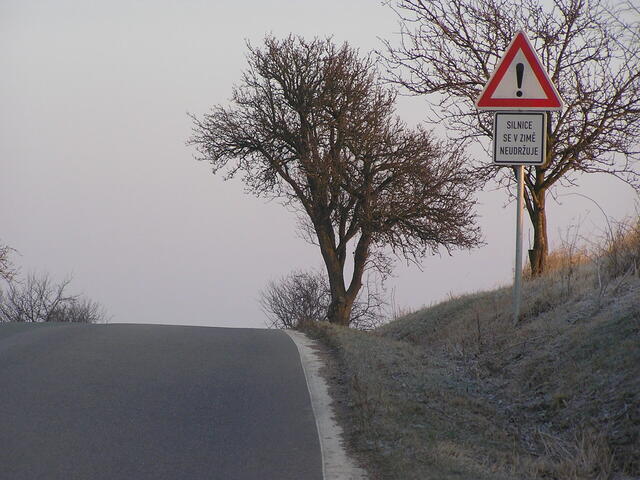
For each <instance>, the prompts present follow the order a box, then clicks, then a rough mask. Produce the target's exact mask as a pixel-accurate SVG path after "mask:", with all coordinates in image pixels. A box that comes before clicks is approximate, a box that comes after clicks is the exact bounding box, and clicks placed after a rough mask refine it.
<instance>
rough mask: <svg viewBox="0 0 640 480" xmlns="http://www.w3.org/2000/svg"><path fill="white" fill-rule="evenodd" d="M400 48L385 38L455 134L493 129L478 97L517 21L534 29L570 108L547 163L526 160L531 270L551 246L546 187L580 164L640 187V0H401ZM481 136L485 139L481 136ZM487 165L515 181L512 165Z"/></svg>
mask: <svg viewBox="0 0 640 480" xmlns="http://www.w3.org/2000/svg"><path fill="white" fill-rule="evenodd" d="M394 4H395V5H396V8H395V10H396V12H397V14H398V15H399V18H400V21H401V25H402V30H401V33H400V40H401V43H400V45H399V46H398V47H394V46H392V45H391V44H390V43H388V42H387V44H386V46H387V49H386V52H385V53H384V54H383V55H384V57H386V60H387V64H388V66H389V74H390V75H391V77H392V80H393V81H394V82H396V83H398V84H400V85H402V86H404V87H405V88H406V89H407V90H408V91H409V92H412V93H414V94H425V95H428V96H429V97H428V98H430V99H431V100H432V105H433V107H434V108H433V112H434V113H433V117H432V118H431V120H432V121H436V122H439V123H442V124H444V125H446V126H447V127H448V129H449V130H450V131H453V132H455V133H454V135H455V136H456V137H457V140H458V141H460V142H462V143H466V142H468V141H469V140H481V143H482V144H483V145H484V146H485V148H487V146H488V143H487V142H486V141H484V140H486V139H488V138H491V136H492V134H493V132H492V124H491V114H487V113H480V112H478V111H476V108H475V106H474V101H475V99H476V98H477V96H478V95H479V93H480V92H481V90H482V87H483V86H484V84H485V83H486V82H487V80H488V78H489V76H490V74H491V73H492V71H493V70H494V68H495V66H496V63H497V61H498V60H499V58H500V57H501V55H502V53H503V52H504V51H505V50H506V48H507V46H508V44H509V42H510V40H511V39H512V38H513V36H514V35H515V33H516V32H517V30H519V29H523V30H525V31H526V32H527V34H528V36H529V37H530V38H531V40H532V42H533V43H534V46H535V48H536V50H537V52H538V53H539V55H540V57H541V60H542V62H543V64H544V66H545V67H546V69H547V71H548V72H549V73H550V76H551V78H552V80H553V81H554V83H555V85H556V86H557V88H558V90H559V92H560V94H561V96H562V97H563V99H564V101H565V104H566V108H565V109H564V110H563V111H562V112H560V113H554V114H553V120H554V123H553V125H552V123H551V122H549V128H548V143H547V155H546V162H545V164H544V165H542V166H535V167H533V166H532V167H527V168H526V174H525V202H526V208H527V211H528V213H529V217H530V219H531V222H532V224H533V230H534V243H533V248H532V250H530V251H529V259H530V263H531V268H532V272H533V274H534V275H537V274H540V273H542V272H543V271H544V268H545V262H546V258H547V254H548V239H547V214H546V196H547V193H549V192H551V193H553V189H554V188H556V187H557V186H558V185H565V186H566V185H575V184H576V181H577V179H578V177H579V175H580V174H582V173H602V172H604V173H608V174H611V175H615V176H616V177H618V178H620V179H622V180H624V181H625V182H628V183H629V184H630V185H632V186H633V187H634V188H636V189H638V187H639V185H640V175H639V173H638V170H637V167H636V165H637V161H638V141H637V139H638V136H639V135H640V36H639V33H640V29H639V25H640V23H639V21H638V18H639V17H638V13H639V12H638V7H637V5H636V6H634V5H633V4H632V3H631V2H628V3H627V4H623V5H619V6H618V8H614V7H612V6H610V5H609V4H607V3H606V0H551V1H549V2H540V1H538V0H483V1H478V0H430V1H423V0H397V2H394ZM483 139H484V140H483ZM484 173H485V174H488V175H489V176H492V177H495V178H496V179H497V181H498V182H499V184H500V185H502V186H506V187H511V186H512V185H513V184H514V183H515V175H514V172H512V170H511V169H509V168H505V167H503V168H497V167H493V166H490V167H485V168H484Z"/></svg>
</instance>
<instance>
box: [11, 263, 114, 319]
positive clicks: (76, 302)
mask: <svg viewBox="0 0 640 480" xmlns="http://www.w3.org/2000/svg"><path fill="white" fill-rule="evenodd" d="M70 283H71V279H70V278H67V279H66V280H64V281H62V282H61V283H59V284H55V283H54V282H53V281H52V280H51V277H50V276H49V275H47V274H43V275H40V276H37V275H35V274H33V273H32V274H29V275H28V276H27V278H26V279H25V280H24V281H21V282H20V281H13V282H10V283H9V285H8V288H7V290H6V292H5V291H2V290H0V322H33V323H40V322H77V323H99V322H102V321H104V311H103V309H102V307H101V306H100V305H99V304H98V303H96V302H93V301H91V300H87V299H83V298H82V297H80V296H79V295H69V294H68V293H67V287H68V286H69V284H70Z"/></svg>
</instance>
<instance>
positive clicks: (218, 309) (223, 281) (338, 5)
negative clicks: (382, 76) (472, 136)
mask: <svg viewBox="0 0 640 480" xmlns="http://www.w3.org/2000/svg"><path fill="white" fill-rule="evenodd" d="M398 30H399V27H398V25H397V21H396V18H395V14H394V13H393V11H392V10H391V9H390V8H389V7H386V6H384V5H381V4H380V3H379V2H371V1H364V0H358V1H350V2H343V1H337V0H326V1H323V2H297V1H293V0H291V1H284V0H282V1H275V0H266V1H247V2H221V1H218V2H216V1H213V2H212V1H208V2H206V1H195V0H194V1H184V2H177V1H176V2H170V1H151V0H147V1H137V2H132V1H110V2H86V1H80V0H77V1H65V0H60V1H56V2H50V1H7V0H2V1H0V65H1V68H2V75H1V76H0V241H1V242H2V243H5V244H8V245H10V246H11V247H13V248H15V249H16V250H17V251H18V252H19V254H18V255H15V256H14V263H15V264H16V265H17V266H19V267H20V268H21V270H22V272H23V273H26V272H29V271H47V272H49V273H50V274H51V275H52V276H54V277H56V278H59V279H62V278H64V277H65V276H66V275H69V274H70V275H73V283H72V289H73V291H74V292H76V293H84V294H86V295H87V296H88V297H90V298H92V299H94V300H96V301H99V302H100V303H102V304H103V305H104V306H105V308H106V310H107V311H108V314H109V316H110V318H111V321H112V322H133V323H167V324H184V325H209V326H234V327H264V315H263V313H262V312H261V311H260V307H259V305H258V302H257V299H258V297H259V291H260V289H261V288H263V287H264V286H265V284H266V283H267V282H268V281H269V280H270V279H275V278H278V277H281V276H282V275H284V274H286V273H288V272H290V271H292V270H295V269H308V268H320V267H321V266H322V261H321V257H320V253H319V250H317V247H314V246H313V245H310V244H308V243H306V242H305V241H304V240H302V239H301V238H300V237H299V236H298V234H297V232H296V218H295V216H294V215H293V214H292V213H291V212H289V211H287V209H286V208H284V207H283V206H282V205H280V204H279V203H278V202H277V201H272V202H266V201H265V200H263V199H257V198H254V197H252V196H250V195H247V194H245V193H244V191H243V185H242V182H241V181H240V180H238V179H235V180H232V181H229V182H224V181H223V179H222V177H220V176H214V175H212V174H211V171H210V167H209V166H208V165H207V164H204V163H200V162H197V161H196V160H194V153H195V152H194V151H193V149H192V148H190V147H187V146H186V141H187V139H188V138H189V136H190V134H191V120H190V119H189V117H188V116H187V112H191V113H193V114H196V115H202V114H203V113H205V112H206V111H207V110H208V109H209V108H210V107H211V106H213V105H215V104H218V103H223V104H224V103H226V102H227V101H228V99H229V97H230V96H231V89H232V86H233V85H234V83H237V82H238V81H239V80H240V76H241V72H242V70H243V68H244V65H245V53H246V43H245V42H246V41H250V42H251V43H253V44H254V45H257V44H259V43H260V42H261V40H262V39H263V38H264V36H265V35H266V34H269V33H272V34H274V35H276V36H284V35H287V34H289V33H296V34H301V35H303V36H305V37H307V38H311V37H313V36H329V35H332V36H333V37H334V39H335V41H337V42H343V41H348V42H349V43H350V44H352V45H354V46H356V47H358V48H360V50H361V52H362V53H363V54H364V53H366V52H368V51H370V50H372V49H376V48H378V49H379V48H382V42H381V39H382V38H384V39H391V40H393V39H394V38H395V37H394V34H395V32H397V31H398ZM427 108H428V107H427V103H426V101H425V99H424V98H418V97H403V98H401V99H400V101H399V106H398V113H399V115H400V116H402V118H403V119H405V120H406V121H407V122H408V123H410V124H415V123H416V122H420V121H422V120H423V119H424V118H425V116H426V111H427ZM441 133H443V132H441ZM476 155H479V156H483V158H484V153H482V152H481V151H480V150H478V151H477V152H476ZM485 160H486V161H487V162H489V161H490V159H489V158H486V159H485ZM579 183H580V187H579V188H571V189H561V190H558V191H557V193H558V194H559V195H561V196H559V197H558V199H557V200H553V199H551V198H550V199H549V206H548V213H549V223H550V225H549V234H550V237H551V243H552V246H554V245H559V244H560V242H561V240H562V238H563V236H566V232H567V228H568V226H569V225H575V224H580V233H581V234H582V235H583V236H585V237H589V238H593V237H594V236H596V235H598V234H599V232H602V229H603V227H604V216H603V214H602V213H601V212H600V210H599V207H598V206H596V204H595V203H594V202H596V203H597V204H599V205H600V206H601V207H602V208H603V209H604V211H605V212H606V213H607V215H609V216H611V217H613V218H617V219H620V218H623V217H624V216H625V215H630V214H632V213H633V212H634V202H635V201H636V198H637V197H636V196H635V194H634V192H633V191H632V189H631V188H630V187H628V186H626V185H625V184H623V183H621V182H620V181H617V180H615V179H612V178H609V177H606V176H602V175H600V176H591V177H583V178H581V179H580V182H579ZM575 193H579V194H580V195H587V196H588V197H590V198H591V199H592V200H593V201H592V200H588V199H586V198H584V197H582V196H579V195H576V194H575ZM478 200H479V206H478V212H479V215H480V218H479V223H480V226H481V227H482V230H483V233H484V238H485V243H486V245H485V246H483V247H481V248H479V249H476V250H474V251H472V252H454V255H453V256H448V255H447V254H446V252H444V253H443V255H442V256H441V257H440V256H430V257H426V258H425V259H424V261H423V262H422V266H421V268H418V267H417V266H407V265H406V264H405V263H403V262H402V261H399V262H398V264H397V267H396V269H395V271H394V277H393V278H391V279H390V280H389V282H388V284H387V291H388V292H389V293H390V294H391V292H393V293H394V295H393V297H394V302H395V304H396V307H401V308H418V307H420V306H422V305H426V304H430V303H433V302H437V301H440V300H442V299H445V298H446V297H447V296H448V295H456V294H460V293H464V292H472V291H476V290H482V289H487V288H492V287H494V286H498V285H504V284H508V283H509V282H510V281H511V276H512V269H513V265H514V258H513V257H514V249H515V245H514V242H515V206H514V204H513V203H508V197H507V195H506V193H505V192H504V191H502V190H498V191H492V190H490V189H487V190H486V191H483V192H479V194H478ZM525 222H526V223H525V230H524V232H525V248H526V243H527V240H526V238H527V237H529V238H530V237H531V231H530V230H531V229H530V226H529V224H528V219H526V220H525Z"/></svg>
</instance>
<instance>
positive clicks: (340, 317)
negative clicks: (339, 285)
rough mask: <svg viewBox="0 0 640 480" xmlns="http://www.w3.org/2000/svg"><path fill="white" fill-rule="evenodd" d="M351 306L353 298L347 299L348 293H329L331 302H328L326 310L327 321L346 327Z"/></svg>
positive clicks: (349, 317) (349, 321)
mask: <svg viewBox="0 0 640 480" xmlns="http://www.w3.org/2000/svg"><path fill="white" fill-rule="evenodd" d="M352 308H353V299H349V298H348V295H346V294H345V295H341V296H334V295H331V303H330V304H329V311H328V312H327V317H328V319H329V322H330V323H335V324H337V325H342V326H344V327H348V326H349V324H350V323H351V309H352Z"/></svg>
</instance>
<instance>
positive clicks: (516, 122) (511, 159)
mask: <svg viewBox="0 0 640 480" xmlns="http://www.w3.org/2000/svg"><path fill="white" fill-rule="evenodd" d="M493 132H494V138H493V163H496V164H498V165H542V164H544V161H545V152H546V146H547V141H546V138H547V115H546V114H545V113H544V112H496V114H495V117H494V121H493Z"/></svg>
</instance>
